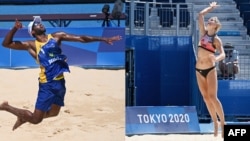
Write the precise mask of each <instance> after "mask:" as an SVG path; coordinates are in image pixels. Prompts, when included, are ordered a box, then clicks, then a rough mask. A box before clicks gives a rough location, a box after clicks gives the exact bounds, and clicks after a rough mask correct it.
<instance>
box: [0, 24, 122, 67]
mask: <svg viewBox="0 0 250 141" xmlns="http://www.w3.org/2000/svg"><path fill="white" fill-rule="evenodd" d="M8 31H9V29H0V42H1V43H2V41H3V38H4V36H5V35H6V34H7V32H8ZM56 31H64V32H67V33H71V34H78V35H92V36H105V37H110V36H115V35H121V36H122V37H123V39H122V40H120V41H117V42H114V44H113V45H108V44H106V43H105V42H93V43H79V42H65V41H64V42H62V43H63V44H62V49H63V52H64V53H65V54H66V55H67V56H68V62H69V64H70V65H77V66H83V67H115V68H116V67H119V68H120V67H124V62H125V52H124V50H125V29H124V28H101V27H100V28H96V27H95V28H94V27H93V28H47V33H52V32H56ZM14 39H15V40H20V41H24V40H33V38H31V37H30V35H29V34H28V32H27V29H26V28H24V29H21V30H19V31H17V33H16V35H15V38H14ZM0 52H1V55H0V67H37V64H36V62H35V60H34V59H33V58H32V57H31V56H30V55H29V54H28V52H26V51H17V50H11V49H7V48H4V47H2V46H1V45H0Z"/></svg>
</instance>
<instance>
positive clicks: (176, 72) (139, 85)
mask: <svg viewBox="0 0 250 141" xmlns="http://www.w3.org/2000/svg"><path fill="white" fill-rule="evenodd" d="M126 46H127V48H133V50H134V52H133V54H134V60H133V61H134V84H133V85H134V86H132V87H134V93H133V94H132V96H133V95H134V97H133V98H132V99H133V101H134V105H133V106H172V105H174V106H196V109H197V114H198V115H199V117H201V118H202V117H204V116H206V117H207V116H209V113H208V111H207V108H206V106H205V103H204V101H203V98H202V96H201V93H200V91H199V88H198V85H197V81H196V75H195V63H196V59H195V52H194V50H193V46H192V37H189V36H152V37H151V36H127V38H126ZM127 85H128V84H127ZM129 87H131V86H130V85H129ZM128 94H129V93H127V95H128ZM249 94H250V81H249V80H218V98H219V99H220V101H221V103H222V105H223V108H224V112H225V116H229V117H231V116H235V117H238V116H240V117H241V116H250V110H249V107H250V102H249V101H250V95H249Z"/></svg>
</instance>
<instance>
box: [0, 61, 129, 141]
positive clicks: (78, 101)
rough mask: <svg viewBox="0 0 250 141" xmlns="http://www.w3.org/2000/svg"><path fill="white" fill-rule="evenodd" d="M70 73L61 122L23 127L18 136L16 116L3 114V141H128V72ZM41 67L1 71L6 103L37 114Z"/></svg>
mask: <svg viewBox="0 0 250 141" xmlns="http://www.w3.org/2000/svg"><path fill="white" fill-rule="evenodd" d="M70 69H71V73H65V78H66V87H67V94H66V97H65V107H63V108H62V109H61V112H60V114H59V115H58V116H57V117H53V118H48V119H44V120H43V122H42V123H40V124H38V125H33V124H29V123H26V124H23V125H22V126H21V127H19V128H18V129H16V130H15V131H12V127H13V125H14V123H15V121H16V117H15V116H14V115H12V114H10V113H7V112H5V111H0V117H1V118H0V133H1V140H6V141H7V140H8V141H17V140H26V141H33V140H36V141H55V140H61V141H69V140H74V141H83V140H84V141H123V140H124V139H125V124H124V123H125V110H124V109H125V72H124V69H119V70H105V69H84V68H80V67H75V66H70ZM39 72H40V70H39V69H38V68H29V69H17V70H14V69H3V68H2V69H0V74H1V79H0V84H1V96H0V101H1V102H2V101H5V100H7V101H8V102H9V104H10V105H12V106H16V107H18V108H24V109H28V110H31V111H32V112H33V110H34V104H35V100H36V95H37V90H38V80H37V79H38V73H39Z"/></svg>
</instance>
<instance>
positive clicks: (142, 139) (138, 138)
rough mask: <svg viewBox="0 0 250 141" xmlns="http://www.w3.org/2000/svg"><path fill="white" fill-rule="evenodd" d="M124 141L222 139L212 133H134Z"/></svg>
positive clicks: (199, 140)
mask: <svg viewBox="0 0 250 141" xmlns="http://www.w3.org/2000/svg"><path fill="white" fill-rule="evenodd" d="M125 140H126V141H223V139H222V138H221V137H219V136H218V137H214V136H213V134H169V135H134V136H131V137H126V138H125Z"/></svg>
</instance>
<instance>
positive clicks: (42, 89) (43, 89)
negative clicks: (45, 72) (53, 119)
mask: <svg viewBox="0 0 250 141" xmlns="http://www.w3.org/2000/svg"><path fill="white" fill-rule="evenodd" d="M65 93H66V87H65V79H64V78H63V79H60V80H53V81H51V82H47V83H39V90H38V96H37V100H36V109H38V110H41V111H44V112H47V111H49V110H50V108H51V105H52V104H56V105H59V106H64V96H65Z"/></svg>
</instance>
